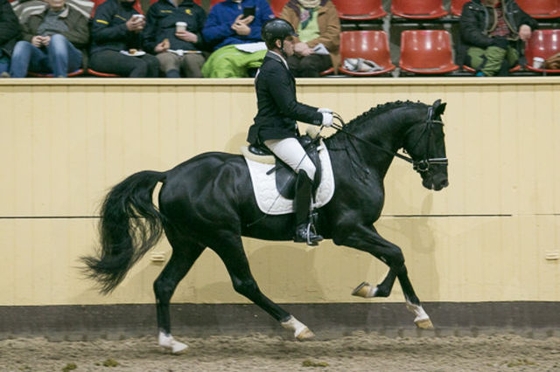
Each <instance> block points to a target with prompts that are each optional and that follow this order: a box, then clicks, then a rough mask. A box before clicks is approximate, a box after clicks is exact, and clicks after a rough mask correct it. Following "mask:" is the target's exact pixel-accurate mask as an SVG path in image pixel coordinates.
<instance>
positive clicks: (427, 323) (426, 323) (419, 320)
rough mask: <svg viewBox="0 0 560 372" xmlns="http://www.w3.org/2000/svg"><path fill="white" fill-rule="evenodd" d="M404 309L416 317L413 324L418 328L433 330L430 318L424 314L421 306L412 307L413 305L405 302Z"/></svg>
mask: <svg viewBox="0 0 560 372" xmlns="http://www.w3.org/2000/svg"><path fill="white" fill-rule="evenodd" d="M406 308H407V309H408V310H409V311H410V312H412V313H413V314H414V315H416V318H415V319H414V323H415V324H416V326H417V327H418V328H420V329H434V325H433V324H432V321H431V320H430V317H429V316H428V314H426V312H425V311H424V309H423V308H422V306H420V305H414V304H413V303H411V302H408V301H406Z"/></svg>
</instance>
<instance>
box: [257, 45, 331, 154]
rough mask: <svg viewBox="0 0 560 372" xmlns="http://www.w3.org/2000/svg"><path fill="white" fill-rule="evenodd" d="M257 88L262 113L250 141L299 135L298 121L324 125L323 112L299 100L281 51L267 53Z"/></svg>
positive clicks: (294, 82)
mask: <svg viewBox="0 0 560 372" xmlns="http://www.w3.org/2000/svg"><path fill="white" fill-rule="evenodd" d="M255 89H256V92H257V106H258V112H257V115H256V116H255V118H254V124H253V125H251V127H250V128H249V134H248V136H247V141H248V142H249V143H251V144H254V145H256V144H260V143H262V142H264V141H266V140H269V139H283V138H290V137H297V136H298V131H297V122H296V121H301V122H304V123H308V124H314V125H321V123H322V121H323V115H322V114H321V113H320V112H317V108H316V107H312V106H308V105H305V104H303V103H299V102H298V101H297V98H296V81H295V79H294V76H293V75H292V73H291V72H290V70H289V69H288V67H287V66H286V65H285V63H284V61H283V60H282V59H281V58H280V57H279V56H278V55H277V54H275V53H273V52H270V51H269V52H267V54H266V56H265V58H264V61H263V64H262V65H261V67H260V69H259V71H258V73H257V76H256V78H255Z"/></svg>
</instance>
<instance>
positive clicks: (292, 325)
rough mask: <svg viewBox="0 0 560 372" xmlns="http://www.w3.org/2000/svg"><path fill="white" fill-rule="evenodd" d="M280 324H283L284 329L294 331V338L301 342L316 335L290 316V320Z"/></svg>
mask: <svg viewBox="0 0 560 372" xmlns="http://www.w3.org/2000/svg"><path fill="white" fill-rule="evenodd" d="M280 324H282V327H284V328H285V329H287V330H290V331H294V337H295V338H296V339H298V340H299V341H306V340H310V339H312V338H313V337H315V334H314V333H313V332H311V330H310V329H309V328H307V326H306V325H305V324H303V323H302V322H300V321H299V320H297V319H296V318H295V317H294V316H290V319H288V320H286V321H285V322H282V323H280Z"/></svg>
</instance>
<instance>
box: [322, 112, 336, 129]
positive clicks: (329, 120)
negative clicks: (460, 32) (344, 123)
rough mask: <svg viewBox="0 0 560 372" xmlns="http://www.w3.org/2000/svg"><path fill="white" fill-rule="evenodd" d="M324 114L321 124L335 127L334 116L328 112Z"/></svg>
mask: <svg viewBox="0 0 560 372" xmlns="http://www.w3.org/2000/svg"><path fill="white" fill-rule="evenodd" d="M322 114H323V122H322V123H321V124H323V125H324V126H325V127H330V126H331V125H333V115H332V114H331V113H328V112H323V113H322Z"/></svg>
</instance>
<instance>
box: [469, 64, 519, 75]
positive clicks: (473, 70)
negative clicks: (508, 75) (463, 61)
mask: <svg viewBox="0 0 560 372" xmlns="http://www.w3.org/2000/svg"><path fill="white" fill-rule="evenodd" d="M463 71H465V72H471V73H473V74H474V73H475V72H476V70H475V69H474V68H472V67H471V66H467V65H463ZM517 71H521V66H520V65H515V66H513V67H512V68H510V69H509V72H517Z"/></svg>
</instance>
